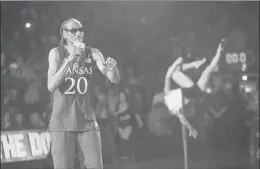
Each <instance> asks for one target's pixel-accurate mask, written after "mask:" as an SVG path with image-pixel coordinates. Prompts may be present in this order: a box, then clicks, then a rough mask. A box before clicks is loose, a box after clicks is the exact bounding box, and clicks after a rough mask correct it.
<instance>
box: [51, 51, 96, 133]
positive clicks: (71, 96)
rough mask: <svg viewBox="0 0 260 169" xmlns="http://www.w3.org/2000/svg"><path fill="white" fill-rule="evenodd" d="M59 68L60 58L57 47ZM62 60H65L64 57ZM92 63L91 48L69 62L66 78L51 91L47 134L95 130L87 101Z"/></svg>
mask: <svg viewBox="0 0 260 169" xmlns="http://www.w3.org/2000/svg"><path fill="white" fill-rule="evenodd" d="M59 51H60V52H59V59H60V60H59V63H60V64H59V66H58V68H60V66H61V65H62V63H63V62H64V59H63V58H62V57H61V54H62V51H61V49H60V48H59ZM63 54H64V55H65V52H63ZM64 58H66V57H64ZM94 70H96V63H95V61H94V59H93V56H92V51H91V48H86V51H85V54H84V55H83V56H82V57H80V58H78V59H76V61H73V62H72V63H71V64H70V65H69V66H68V68H67V70H66V72H67V74H68V75H67V77H65V79H64V81H63V82H62V84H61V85H60V86H59V87H58V88H57V89H56V90H55V91H54V100H53V110H52V115H51V119H50V124H49V129H50V131H86V130H93V129H98V125H97V122H96V118H95V114H94V110H93V109H92V106H91V100H90V92H89V88H90V82H91V76H92V75H93V73H94Z"/></svg>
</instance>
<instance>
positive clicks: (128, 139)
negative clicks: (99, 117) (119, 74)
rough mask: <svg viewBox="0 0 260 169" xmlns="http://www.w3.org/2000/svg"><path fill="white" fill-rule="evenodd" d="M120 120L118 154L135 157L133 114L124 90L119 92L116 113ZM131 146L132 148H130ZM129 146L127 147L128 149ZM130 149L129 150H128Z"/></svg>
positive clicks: (117, 138)
mask: <svg viewBox="0 0 260 169" xmlns="http://www.w3.org/2000/svg"><path fill="white" fill-rule="evenodd" d="M114 115H116V116H117V121H118V133H117V136H116V144H117V151H118V154H119V155H120V156H122V157H127V158H131V159H133V153H134V152H133V151H132V150H133V148H132V147H133V130H134V127H133V125H134V124H133V120H134V118H133V116H132V114H131V112H130V108H129V103H128V102H127V99H126V94H125V92H124V91H122V92H120V94H119V102H118V110H117V111H116V112H115V113H114ZM129 147H131V148H129ZM126 148H127V149H126ZM128 150H130V151H129V152H127V151H128Z"/></svg>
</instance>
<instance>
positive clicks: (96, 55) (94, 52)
mask: <svg viewBox="0 0 260 169" xmlns="http://www.w3.org/2000/svg"><path fill="white" fill-rule="evenodd" d="M89 50H90V51H91V53H92V56H93V58H94V60H98V59H101V60H104V56H103V54H102V53H101V52H100V50H98V49H96V48H89Z"/></svg>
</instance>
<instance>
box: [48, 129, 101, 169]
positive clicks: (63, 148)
mask: <svg viewBox="0 0 260 169" xmlns="http://www.w3.org/2000/svg"><path fill="white" fill-rule="evenodd" d="M51 140H52V144H51V154H52V158H53V164H54V169H73V168H76V167H74V159H75V158H76V159H78V161H79V163H80V168H88V169H103V162H102V152H101V138H100V131H96V130H93V131H83V132H69V131H62V132H51ZM75 147H76V148H75ZM75 150H77V156H76V151H75Z"/></svg>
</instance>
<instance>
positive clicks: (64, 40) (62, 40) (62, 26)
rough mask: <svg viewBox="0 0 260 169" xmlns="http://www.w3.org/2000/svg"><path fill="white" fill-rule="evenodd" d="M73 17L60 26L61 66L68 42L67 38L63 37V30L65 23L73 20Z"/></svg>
mask: <svg viewBox="0 0 260 169" xmlns="http://www.w3.org/2000/svg"><path fill="white" fill-rule="evenodd" d="M72 19H73V18H70V19H67V20H65V21H64V22H63V23H62V24H61V27H60V36H61V39H60V47H59V52H60V57H59V66H60V65H61V63H62V61H63V60H64V57H65V56H64V52H65V45H66V44H67V40H66V39H65V38H64V37H63V30H64V28H65V25H66V24H67V23H68V22H69V21H71V20H72Z"/></svg>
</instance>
